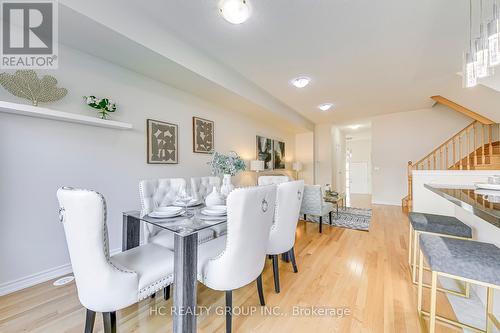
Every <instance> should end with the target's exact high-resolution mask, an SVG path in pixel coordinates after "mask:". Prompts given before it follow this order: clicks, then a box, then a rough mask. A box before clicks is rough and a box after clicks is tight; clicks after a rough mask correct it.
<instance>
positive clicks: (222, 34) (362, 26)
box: [122, 0, 468, 123]
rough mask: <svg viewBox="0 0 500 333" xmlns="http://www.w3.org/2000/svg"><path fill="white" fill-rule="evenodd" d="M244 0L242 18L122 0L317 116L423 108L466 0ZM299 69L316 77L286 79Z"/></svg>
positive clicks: (444, 74) (461, 23)
mask: <svg viewBox="0 0 500 333" xmlns="http://www.w3.org/2000/svg"><path fill="white" fill-rule="evenodd" d="M248 1H250V2H251V4H252V7H253V15H252V16H251V17H250V19H249V20H248V21H247V22H245V23H244V24H241V25H232V24H229V23H227V22H226V21H224V20H223V19H222V18H221V17H220V16H219V14H218V12H217V0H189V1H186V0H169V1H165V0H150V1H148V2H147V5H146V3H144V2H138V1H134V0H123V1H122V3H123V5H124V6H125V5H126V6H131V7H133V8H135V13H136V14H137V15H141V16H142V15H146V16H147V17H148V18H149V19H150V20H152V21H155V23H156V24H159V25H162V26H164V27H165V28H166V29H167V30H168V31H170V32H172V33H173V34H174V35H176V36H177V37H178V38H179V39H181V40H184V41H186V42H187V43H189V44H191V45H192V46H194V47H196V48H198V49H199V50H201V51H202V52H204V53H206V54H207V55H208V56H210V57H212V58H214V59H215V60H217V61H218V62H220V63H221V64H223V65H226V66H229V67H231V68H232V69H234V70H236V71H237V72H239V73H241V74H242V75H243V76H244V77H246V78H247V79H249V80H250V81H252V82H254V83H255V84H256V85H258V86H260V87H261V88H263V89H264V90H266V91H267V92H269V93H270V94H271V95H273V96H274V97H276V98H277V99H279V100H281V101H282V102H283V103H285V104H287V105H288V106H290V107H291V108H292V109H294V110H296V111H298V112H299V113H301V114H303V115H304V116H305V117H307V118H309V119H310V120H312V121H314V122H316V123H321V122H330V121H335V122H346V121H351V120H356V119H361V118H365V117H370V116H373V115H376V114H383V113H390V112H399V111H407V110H414V109H419V108H423V107H428V106H430V105H431V104H432V103H431V101H430V100H429V96H431V95H433V94H435V92H436V90H438V89H439V88H442V87H443V86H446V85H448V84H450V82H451V81H452V80H456V79H457V77H456V74H455V73H456V72H457V71H460V69H461V53H462V51H463V48H464V46H465V44H466V42H465V40H466V36H467V34H466V32H467V17H468V14H467V10H468V7H467V2H466V1H457V0H418V1H416V0H415V1H409V0H406V1H402V0H377V1H373V0H349V1H348V0H336V1H333V0H322V1H321V0H307V1H306V0H272V1H264V0H259V1H257V0H248ZM299 74H307V75H310V76H311V77H312V79H313V81H312V83H311V84H310V85H309V86H308V87H306V88H305V89H303V90H297V89H296V88H294V87H292V86H290V85H289V83H288V81H289V80H290V79H291V78H293V77H295V76H297V75H299ZM322 102H333V103H335V105H336V107H335V109H333V110H330V111H326V112H324V111H320V110H318V109H317V108H316V106H317V105H318V104H320V103H322Z"/></svg>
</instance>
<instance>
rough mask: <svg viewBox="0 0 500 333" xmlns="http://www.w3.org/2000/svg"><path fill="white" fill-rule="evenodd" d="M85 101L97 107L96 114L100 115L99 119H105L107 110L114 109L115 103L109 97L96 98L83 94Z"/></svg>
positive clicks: (112, 110) (111, 110)
mask: <svg viewBox="0 0 500 333" xmlns="http://www.w3.org/2000/svg"><path fill="white" fill-rule="evenodd" d="M83 100H84V101H85V103H86V104H87V105H88V106H90V107H92V108H94V109H97V110H98V111H97V114H98V115H100V116H101V119H107V117H108V112H115V111H116V103H115V102H114V101H113V100H111V99H109V98H97V97H95V96H83Z"/></svg>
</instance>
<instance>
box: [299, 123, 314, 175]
mask: <svg viewBox="0 0 500 333" xmlns="http://www.w3.org/2000/svg"><path fill="white" fill-rule="evenodd" d="M295 160H297V161H299V162H301V163H302V171H300V173H299V178H300V179H303V180H304V182H305V183H306V184H314V133H313V132H306V133H299V134H297V135H295Z"/></svg>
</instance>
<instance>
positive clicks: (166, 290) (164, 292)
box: [163, 286, 170, 301]
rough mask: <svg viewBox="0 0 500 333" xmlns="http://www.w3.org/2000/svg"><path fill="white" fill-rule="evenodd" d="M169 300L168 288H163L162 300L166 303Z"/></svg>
mask: <svg viewBox="0 0 500 333" xmlns="http://www.w3.org/2000/svg"><path fill="white" fill-rule="evenodd" d="M169 298H170V286H166V287H165V288H163V299H164V300H165V301H167V300H168V299H169Z"/></svg>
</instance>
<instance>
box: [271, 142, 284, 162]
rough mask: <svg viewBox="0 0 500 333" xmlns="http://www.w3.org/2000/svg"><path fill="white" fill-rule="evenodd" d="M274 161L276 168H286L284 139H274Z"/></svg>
mask: <svg viewBox="0 0 500 333" xmlns="http://www.w3.org/2000/svg"><path fill="white" fill-rule="evenodd" d="M273 161H274V168H275V169H285V143H284V142H283V141H279V140H274V141H273Z"/></svg>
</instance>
